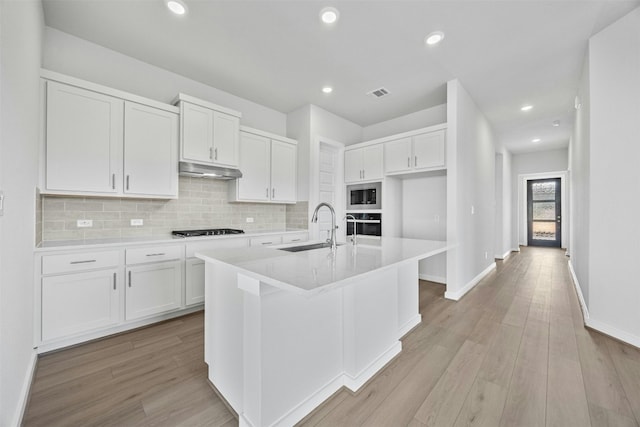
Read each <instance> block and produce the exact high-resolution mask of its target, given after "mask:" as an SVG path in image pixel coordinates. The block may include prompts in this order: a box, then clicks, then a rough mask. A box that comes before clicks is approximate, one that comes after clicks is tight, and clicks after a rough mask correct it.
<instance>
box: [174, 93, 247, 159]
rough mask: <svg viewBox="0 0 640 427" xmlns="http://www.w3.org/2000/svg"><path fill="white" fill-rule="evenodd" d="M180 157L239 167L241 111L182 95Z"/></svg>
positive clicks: (180, 97) (180, 100)
mask: <svg viewBox="0 0 640 427" xmlns="http://www.w3.org/2000/svg"><path fill="white" fill-rule="evenodd" d="M177 102H178V103H179V105H180V119H181V123H182V126H181V129H182V131H181V132H182V137H181V140H180V160H181V161H186V162H193V163H199V164H205V165H220V166H227V167H234V168H235V167H238V158H239V141H238V138H239V129H240V113H238V112H236V111H233V110H229V109H227V108H224V107H220V106H218V105H215V104H211V103H209V102H207V101H202V100H200V99H197V98H193V97H191V96H189V95H184V94H180V95H179V96H178V98H177Z"/></svg>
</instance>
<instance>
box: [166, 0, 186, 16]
mask: <svg viewBox="0 0 640 427" xmlns="http://www.w3.org/2000/svg"><path fill="white" fill-rule="evenodd" d="M167 7H168V8H169V10H170V11H171V12H173V13H175V14H176V15H184V14H185V13H187V6H186V5H185V4H184V3H183V2H181V1H180V0H168V1H167Z"/></svg>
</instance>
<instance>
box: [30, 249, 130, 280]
mask: <svg viewBox="0 0 640 427" xmlns="http://www.w3.org/2000/svg"><path fill="white" fill-rule="evenodd" d="M118 253H119V251H104V252H82V253H74V254H64V255H44V256H43V257H42V274H56V273H72V272H74V271H84V270H94V269H98V268H108V267H116V266H117V265H118Z"/></svg>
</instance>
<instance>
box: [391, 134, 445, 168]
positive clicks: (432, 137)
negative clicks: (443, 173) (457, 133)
mask: <svg viewBox="0 0 640 427" xmlns="http://www.w3.org/2000/svg"><path fill="white" fill-rule="evenodd" d="M384 159H385V167H384V169H385V173H386V174H394V173H402V172H412V171H421V170H430V169H442V168H444V167H445V166H446V163H445V131H444V129H442V130H437V131H434V132H428V133H423V134H418V135H414V136H410V137H406V138H400V139H396V140H393V141H389V142H385V143H384Z"/></svg>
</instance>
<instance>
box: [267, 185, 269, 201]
mask: <svg viewBox="0 0 640 427" xmlns="http://www.w3.org/2000/svg"><path fill="white" fill-rule="evenodd" d="M268 198H269V188H267V199H268Z"/></svg>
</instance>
